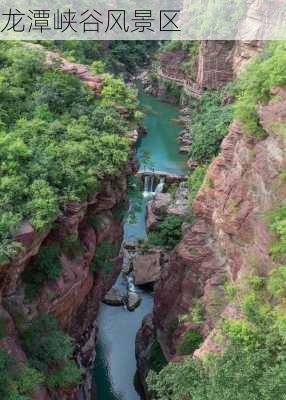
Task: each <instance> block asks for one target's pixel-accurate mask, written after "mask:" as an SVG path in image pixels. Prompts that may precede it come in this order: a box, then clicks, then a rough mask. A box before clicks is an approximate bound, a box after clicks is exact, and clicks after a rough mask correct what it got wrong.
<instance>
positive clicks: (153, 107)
mask: <svg viewBox="0 0 286 400" xmlns="http://www.w3.org/2000/svg"><path fill="white" fill-rule="evenodd" d="M140 103H141V105H143V106H145V107H146V108H147V110H149V112H148V113H147V115H146V117H145V120H144V125H145V127H146V128H147V131H148V134H147V135H146V136H144V137H143V138H142V140H141V141H140V143H139V144H138V149H137V150H138V154H139V155H140V153H142V151H144V150H147V151H148V152H150V157H151V164H152V167H153V168H155V170H157V171H164V172H170V173H174V174H183V173H185V172H186V156H185V155H183V154H179V153H178V150H179V145H178V143H177V140H176V138H177V136H178V134H179V133H180V131H181V130H182V129H183V128H182V126H180V125H179V124H178V123H176V122H175V121H174V119H175V118H177V117H178V107H177V106H175V105H173V104H167V103H163V102H162V101H160V100H158V99H157V98H156V97H152V96H148V95H146V94H145V93H142V92H141V91H140Z"/></svg>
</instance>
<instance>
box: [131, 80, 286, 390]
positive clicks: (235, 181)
mask: <svg viewBox="0 0 286 400" xmlns="http://www.w3.org/2000/svg"><path fill="white" fill-rule="evenodd" d="M273 94H274V95H275V99H274V100H272V101H271V102H270V103H269V104H268V105H265V106H261V108H260V123H261V125H262V126H263V128H264V129H265V130H266V132H267V133H268V137H267V138H265V139H263V140H258V139H256V138H255V137H253V136H251V135H247V134H245V133H242V132H241V127H240V125H239V124H238V123H237V122H234V123H233V124H232V125H231V127H230V131H229V134H228V136H227V137H226V138H225V139H224V141H223V143H222V146H221V152H220V154H219V156H218V157H217V158H216V159H215V160H214V161H213V162H212V164H211V165H210V167H209V170H208V173H207V180H206V181H207V182H211V185H209V184H206V185H205V186H203V187H202V188H201V190H200V191H199V193H198V196H197V198H196V200H195V202H194V204H193V210H192V212H193V213H194V215H195V223H193V225H191V226H189V228H187V229H186V230H185V232H184V236H183V240H182V241H181V242H180V243H179V245H178V246H177V247H176V248H175V249H174V251H173V252H172V253H171V256H170V260H169V263H168V264H167V265H166V266H165V267H164V269H163V270H162V273H161V278H160V280H159V281H158V282H157V284H156V285H155V307H154V313H153V319H152V322H153V324H154V329H153V332H152V326H151V324H145V325H143V326H142V328H141V330H140V331H139V333H138V336H137V342H136V346H137V363H138V369H139V376H140V378H141V380H142V381H143V386H144V385H145V388H146V383H145V378H146V375H147V373H148V355H149V352H150V350H148V349H150V341H151V342H152V340H154V335H155V336H156V339H157V340H158V341H159V343H160V345H161V348H162V350H163V352H164V354H165V356H166V357H167V358H168V359H169V360H171V359H172V360H176V359H177V355H176V352H177V346H178V344H179V343H180V341H181V340H182V338H183V335H184V334H185V332H186V331H188V330H191V329H196V330H197V331H199V333H200V334H201V335H202V336H203V337H204V339H205V340H204V342H203V344H202V345H201V347H200V348H199V349H198V350H196V352H195V354H194V355H195V356H197V357H203V356H204V355H206V354H207V353H209V352H219V351H221V348H220V344H219V342H218V341H215V340H214V336H215V335H216V333H217V329H218V327H217V321H218V320H219V318H220V317H221V316H227V317H230V318H235V317H236V311H235V309H234V308H233V306H232V305H231V304H230V303H229V302H228V301H229V300H228V298H227V296H226V295H225V293H224V289H223V288H224V285H223V283H224V282H225V281H226V280H228V281H229V282H232V283H235V282H237V281H239V279H240V278H241V277H242V276H243V275H244V274H245V273H248V272H250V271H251V270H253V269H255V271H256V272H257V273H259V274H262V275H263V274H265V273H267V272H269V270H271V268H272V266H273V265H272V260H271V257H270V256H269V249H270V247H271V243H272V239H273V238H272V234H271V232H270V231H269V226H268V222H267V218H264V216H265V215H267V213H268V212H269V211H271V210H272V209H273V208H275V207H276V206H277V205H279V204H285V202H286V187H285V181H284V182H283V178H282V176H283V175H282V174H283V172H284V173H285V169H286V139H285V137H283V135H282V134H281V132H280V131H279V129H280V128H279V127H281V126H282V125H283V124H285V122H286V116H285V107H286V89H285V88H284V89H279V88H275V89H274V93H273ZM198 302H199V303H200V304H201V305H202V306H203V307H204V316H203V319H202V322H201V323H200V324H199V325H194V324H192V321H191V319H189V320H188V322H183V323H180V324H178V318H179V317H180V316H181V315H189V316H190V314H191V312H192V309H193V307H195V305H196V304H198ZM152 338H153V339H152Z"/></svg>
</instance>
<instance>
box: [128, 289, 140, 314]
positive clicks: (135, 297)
mask: <svg viewBox="0 0 286 400" xmlns="http://www.w3.org/2000/svg"><path fill="white" fill-rule="evenodd" d="M140 303H141V297H140V296H139V294H138V293H135V292H128V296H127V308H128V310H129V311H133V310H135V308H137V307H138V306H139V305H140Z"/></svg>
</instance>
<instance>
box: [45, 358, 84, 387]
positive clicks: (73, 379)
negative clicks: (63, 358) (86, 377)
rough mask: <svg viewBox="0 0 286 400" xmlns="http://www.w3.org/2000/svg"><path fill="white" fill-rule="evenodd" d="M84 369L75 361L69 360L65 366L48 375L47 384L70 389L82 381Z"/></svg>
mask: <svg viewBox="0 0 286 400" xmlns="http://www.w3.org/2000/svg"><path fill="white" fill-rule="evenodd" d="M82 376H83V371H82V370H81V369H80V368H78V366H77V365H76V363H75V362H74V361H69V362H68V363H67V364H66V365H65V366H64V367H63V368H60V369H59V370H57V371H55V372H52V373H50V374H49V375H48V377H47V384H48V386H49V387H51V388H61V389H69V388H70V387H71V386H76V385H79V384H80V383H81V381H82Z"/></svg>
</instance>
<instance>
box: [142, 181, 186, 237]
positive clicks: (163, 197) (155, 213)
mask: <svg viewBox="0 0 286 400" xmlns="http://www.w3.org/2000/svg"><path fill="white" fill-rule="evenodd" d="M188 197H189V190H188V187H187V183H186V182H181V183H180V184H179V187H178V189H177V190H176V191H175V193H173V194H171V193H157V194H156V195H155V197H154V199H153V200H151V201H150V202H149V203H148V204H147V222H146V226H147V229H148V230H152V229H154V228H155V227H156V226H157V225H158V223H160V221H162V220H163V218H164V216H165V215H173V216H178V217H185V216H186V215H188V213H189V200H188Z"/></svg>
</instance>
